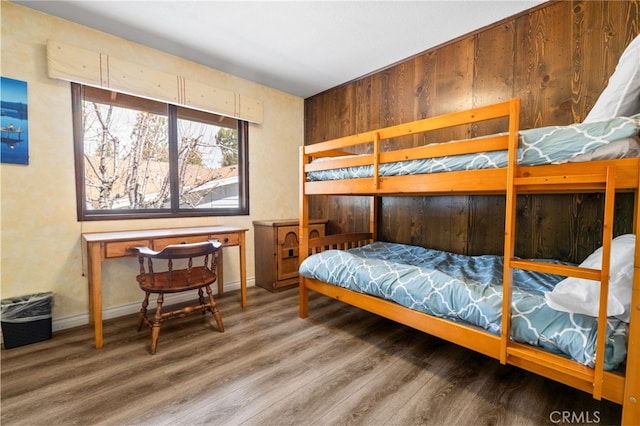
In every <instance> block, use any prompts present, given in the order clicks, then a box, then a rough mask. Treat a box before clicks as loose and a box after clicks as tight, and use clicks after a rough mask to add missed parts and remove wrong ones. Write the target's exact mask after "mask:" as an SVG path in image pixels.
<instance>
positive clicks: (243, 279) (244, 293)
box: [238, 232, 247, 308]
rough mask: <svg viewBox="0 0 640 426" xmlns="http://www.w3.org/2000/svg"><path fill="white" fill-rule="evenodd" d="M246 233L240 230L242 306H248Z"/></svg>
mask: <svg viewBox="0 0 640 426" xmlns="http://www.w3.org/2000/svg"><path fill="white" fill-rule="evenodd" d="M244 237H245V235H244V232H240V238H239V244H238V247H239V250H240V306H242V307H243V308H245V307H246V306H247V256H246V250H245V244H244V242H245V238H244Z"/></svg>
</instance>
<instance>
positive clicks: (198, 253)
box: [134, 241, 224, 354]
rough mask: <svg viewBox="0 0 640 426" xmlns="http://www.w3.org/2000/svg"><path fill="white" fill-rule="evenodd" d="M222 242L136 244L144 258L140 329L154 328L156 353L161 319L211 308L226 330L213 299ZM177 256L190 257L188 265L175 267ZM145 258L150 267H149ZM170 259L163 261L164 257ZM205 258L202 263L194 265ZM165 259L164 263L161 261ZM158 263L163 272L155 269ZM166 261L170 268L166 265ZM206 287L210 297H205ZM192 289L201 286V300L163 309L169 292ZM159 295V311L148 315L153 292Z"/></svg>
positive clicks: (152, 350) (152, 342) (153, 344)
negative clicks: (154, 246) (157, 247)
mask: <svg viewBox="0 0 640 426" xmlns="http://www.w3.org/2000/svg"><path fill="white" fill-rule="evenodd" d="M221 246H222V244H220V243H219V242H218V241H205V242H201V243H192V244H175V245H169V246H167V247H165V248H164V249H163V250H162V251H159V252H158V251H154V250H151V249H150V248H148V247H135V248H134V250H135V251H137V253H138V260H139V262H140V274H139V275H138V276H137V277H136V279H137V281H138V284H139V285H140V288H141V289H142V290H143V291H144V293H145V296H144V300H143V301H142V308H141V309H140V313H139V314H138V331H140V330H141V329H142V325H143V324H146V325H147V326H149V327H150V328H151V353H152V354H155V353H156V348H157V347H158V337H159V336H160V323H161V322H162V321H164V320H167V319H170V318H177V317H183V316H186V315H189V314H192V313H196V312H202V313H203V314H204V313H205V312H206V311H209V312H211V313H212V314H213V316H214V318H215V319H216V323H217V324H218V329H219V330H220V332H224V326H223V325H222V318H221V317H220V312H219V311H218V308H217V306H216V302H215V300H214V299H213V292H212V291H211V284H213V283H214V282H215V281H216V279H217V277H216V271H217V264H218V250H219V249H220V247H221ZM177 259H189V260H188V264H187V267H186V268H185V269H174V265H173V262H174V260H177ZM145 260H146V261H147V262H146V263H147V268H146V270H145ZM164 260H166V262H160V261H164ZM200 260H202V263H201V265H202V266H194V263H199V261H200ZM160 263H162V264H160ZM154 264H155V267H156V268H157V269H162V272H155V271H154ZM165 265H166V268H165V267H164V266H165ZM203 289H206V291H207V295H208V300H205V297H204V291H203ZM189 290H198V302H199V303H198V304H197V305H189V306H185V307H182V308H180V309H176V310H171V311H168V312H162V304H163V303H164V295H165V293H178V292H183V291H189ZM151 293H155V294H157V295H158V301H157V308H156V313H155V315H154V316H153V318H152V319H150V318H148V317H147V306H149V295H150V294H151Z"/></svg>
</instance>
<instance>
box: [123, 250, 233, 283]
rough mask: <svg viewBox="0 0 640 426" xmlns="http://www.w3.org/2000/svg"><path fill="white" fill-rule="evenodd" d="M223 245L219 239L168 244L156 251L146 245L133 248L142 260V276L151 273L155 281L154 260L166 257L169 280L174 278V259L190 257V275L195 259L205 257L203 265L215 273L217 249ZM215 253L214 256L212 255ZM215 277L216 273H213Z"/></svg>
mask: <svg viewBox="0 0 640 426" xmlns="http://www.w3.org/2000/svg"><path fill="white" fill-rule="evenodd" d="M220 247H222V244H221V243H220V242H219V241H203V242H200V243H189V244H172V245H168V246H166V247H165V248H164V249H162V250H161V251H155V250H152V249H150V248H149V247H146V246H140V247H134V248H133V250H135V251H137V252H138V260H139V262H140V276H144V275H145V274H150V275H151V280H152V281H155V280H154V278H153V275H154V271H153V260H155V259H165V260H168V262H167V268H168V271H167V272H168V273H169V281H172V280H173V270H174V269H173V260H177V259H189V262H188V265H187V270H188V271H189V273H188V274H187V276H188V277H190V276H191V274H190V271H191V269H192V267H193V259H194V258H199V257H204V264H203V265H202V266H203V267H204V268H206V269H208V270H210V271H211V272H212V273H213V274H215V271H216V268H217V262H218V254H217V251H218V250H219V249H220ZM211 254H213V255H212V256H210V255H211ZM145 259H147V261H148V262H147V271H145V268H144V260H145ZM213 276H214V277H215V275H213Z"/></svg>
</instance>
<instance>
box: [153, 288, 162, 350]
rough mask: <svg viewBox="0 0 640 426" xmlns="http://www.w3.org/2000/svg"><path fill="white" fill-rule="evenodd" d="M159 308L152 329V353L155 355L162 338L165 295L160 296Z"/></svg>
mask: <svg viewBox="0 0 640 426" xmlns="http://www.w3.org/2000/svg"><path fill="white" fill-rule="evenodd" d="M157 303H158V306H157V308H156V314H155V316H154V317H153V326H152V327H151V353H152V354H155V353H156V349H157V348H158V338H159V337H160V322H161V321H162V304H163V303H164V294H162V293H160V294H158V302H157Z"/></svg>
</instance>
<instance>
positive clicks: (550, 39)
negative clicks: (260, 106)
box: [305, 0, 640, 262]
mask: <svg viewBox="0 0 640 426" xmlns="http://www.w3.org/2000/svg"><path fill="white" fill-rule="evenodd" d="M639 22H640V3H639V1H638V0H634V1H559V2H549V3H544V4H542V5H540V6H538V7H535V8H533V9H530V10H528V11H526V12H524V13H521V14H519V15H516V16H513V17H511V18H508V19H506V20H503V21H500V22H497V23H495V24H493V25H491V26H488V27H485V28H483V29H481V30H479V31H477V32H474V33H472V34H468V35H466V36H463V37H460V38H458V39H455V40H452V41H450V42H448V43H445V44H443V45H440V46H438V47H436V48H433V49H430V50H427V51H425V52H423V53H421V54H419V55H416V56H414V57H411V58H408V59H406V60H404V61H402V62H399V63H397V64H393V65H390V66H389V67H387V68H385V69H382V70H379V71H376V72H373V73H371V74H369V75H366V76H363V77H361V78H359V79H357V80H355V81H352V82H349V83H346V84H344V85H341V86H338V87H335V88H333V89H330V90H327V91H325V92H323V93H320V94H318V95H315V96H313V97H310V98H308V99H306V100H305V143H306V144H311V143H316V142H321V141H325V140H328V139H332V138H336V137H340V136H344V135H349V134H354V133H358V132H363V131H367V130H371V129H375V128H379V127H385V126H391V125H394V124H399V123H403V122H407V121H412V120H416V119H420V118H424V117H430V116H434V115H438V114H443V113H447V112H452V111H459V110H463V109H468V108H471V107H474V106H481V105H486V104H490V103H494V102H499V101H504V100H508V99H510V98H512V97H519V98H521V100H522V113H521V117H520V123H521V128H522V129H528V128H533V127H542V126H551V125H566V124H570V123H574V122H580V121H582V120H583V119H584V117H585V116H586V115H587V113H588V112H589V110H590V109H591V108H592V106H593V104H594V103H595V101H596V100H597V98H598V96H599V95H600V93H601V92H602V90H603V89H604V87H606V83H607V81H608V78H609V76H610V75H611V74H612V72H613V71H614V69H615V66H616V64H617V62H618V59H619V57H620V55H621V54H622V52H623V50H624V48H625V47H626V46H627V45H628V43H629V42H630V41H631V40H632V39H633V38H634V37H635V36H636V35H637V34H638V33H640V29H639ZM389 30H393V29H389ZM416 31H424V29H420V30H416ZM478 130H479V129H458V130H456V131H455V132H458V134H457V135H456V134H454V135H452V136H462V135H464V134H465V133H467V134H468V133H471V134H473V133H475V132H476V131H478ZM485 130H486V129H485ZM455 132H454V133H455ZM601 199H602V197H601V195H599V194H577V195H536V196H524V197H521V198H520V199H519V201H518V216H519V221H518V224H519V225H518V229H517V232H518V245H517V247H516V254H517V255H519V256H524V257H554V258H559V259H564V260H569V261H574V262H579V261H581V260H583V259H584V257H586V256H587V255H588V254H589V253H590V252H591V251H592V250H593V249H594V248H596V247H597V246H598V245H599V244H600V242H601V241H600V240H601V237H600V235H601V228H600V224H601V220H602V213H601V211H602V207H601ZM310 206H311V212H312V217H315V218H329V219H330V221H331V222H330V226H329V232H330V233H338V232H347V231H362V230H366V229H367V227H368V223H369V222H368V221H369V216H368V214H369V208H368V206H369V199H368V198H367V197H324V196H323V197H313V199H312V200H311V205H310ZM616 206H617V207H616V214H617V216H616V229H615V234H616V235H617V234H620V233H624V232H630V231H631V215H632V213H633V207H632V206H633V196H632V195H631V194H621V195H620V196H618V197H617V201H616ZM379 212H380V221H379V224H378V233H379V239H381V240H387V241H397V242H404V243H412V244H416V245H422V246H428V247H434V248H439V249H443V250H450V251H454V252H458V253H466V254H478V253H496V254H500V253H501V252H502V244H503V242H502V240H503V233H504V225H503V223H504V197H501V196H475V195H468V196H467V195H464V196H442V197H384V198H382V199H381V201H380V206H379ZM569 241H571V243H570V244H568V242H569Z"/></svg>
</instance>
